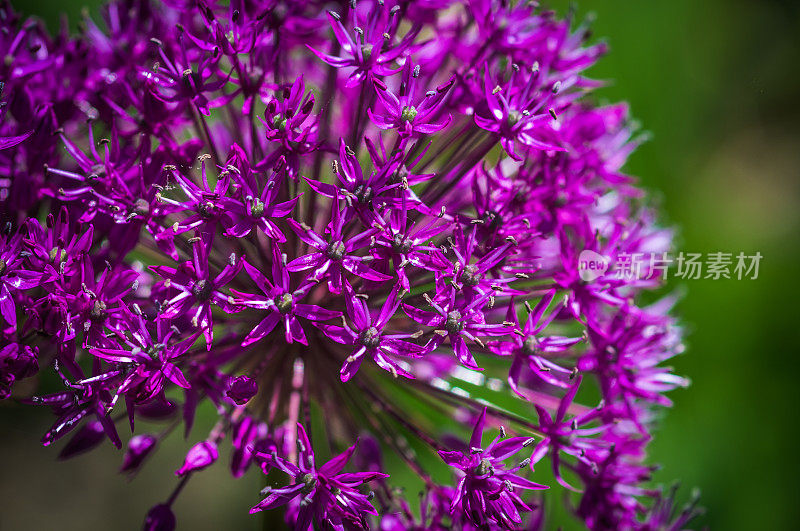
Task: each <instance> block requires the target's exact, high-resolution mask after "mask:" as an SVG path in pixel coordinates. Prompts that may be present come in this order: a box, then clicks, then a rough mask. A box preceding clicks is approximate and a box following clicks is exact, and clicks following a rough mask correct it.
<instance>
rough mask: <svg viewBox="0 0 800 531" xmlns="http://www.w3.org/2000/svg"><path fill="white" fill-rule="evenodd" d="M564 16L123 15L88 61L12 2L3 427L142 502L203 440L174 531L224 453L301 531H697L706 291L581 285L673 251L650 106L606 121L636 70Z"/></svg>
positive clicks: (159, 513)
mask: <svg viewBox="0 0 800 531" xmlns="http://www.w3.org/2000/svg"><path fill="white" fill-rule="evenodd" d="M536 4H537V3H536V2H507V1H500V0H471V1H469V2H454V1H452V0H418V1H413V2H412V1H409V0H359V1H355V0H352V1H350V2H339V3H337V5H336V6H335V9H336V10H337V12H335V13H334V12H333V11H327V9H328V8H334V6H333V5H332V4H331V5H327V4H325V3H324V2H319V1H317V0H304V1H285V0H255V1H253V2H243V1H242V0H232V1H230V2H218V1H203V2H198V3H192V2H182V1H177V0H153V1H148V2H123V1H119V0H110V1H109V2H108V3H107V4H106V6H104V8H103V9H102V10H101V18H102V20H96V21H95V20H92V19H91V17H89V16H85V17H84V20H83V23H82V25H81V26H82V28H83V29H82V34H81V35H78V36H71V35H69V34H68V32H67V30H66V29H65V30H63V31H61V32H60V33H59V34H58V35H56V36H51V35H49V34H48V33H47V31H46V30H45V28H44V26H43V25H42V24H41V23H38V22H36V21H23V20H22V19H21V18H20V17H19V16H18V15H17V14H15V13H14V11H13V9H12V8H11V7H10V6H8V5H5V6H4V7H3V9H2V10H0V11H2V12H1V13H0V30H2V31H0V55H2V57H4V58H5V60H4V61H3V62H2V64H0V80H1V81H0V82H1V83H2V85H0V90H1V92H0V227H1V228H2V233H0V399H8V398H10V397H13V402H14V403H16V402H19V403H24V404H38V405H42V406H47V407H48V408H50V409H51V410H52V413H53V415H54V419H55V420H54V422H53V424H52V427H51V428H50V429H49V430H48V431H47V432H46V433H45V434H44V436H43V437H42V443H43V444H44V445H45V446H50V445H62V446H61V447H60V449H59V450H58V451H59V452H60V456H61V457H64V458H67V457H70V456H73V455H78V454H80V453H83V452H88V451H90V450H91V449H93V448H96V447H99V446H101V445H104V444H105V441H106V440H108V441H110V442H111V444H112V445H114V446H115V447H117V448H118V449H121V448H122V447H123V445H125V444H126V443H127V444H126V446H127V449H126V450H125V453H124V456H123V457H122V459H121V461H122V464H121V471H122V472H123V473H127V474H134V473H136V472H137V471H139V470H140V469H141V468H142V467H144V466H153V463H154V462H156V460H150V459H149V457H150V456H152V455H153V454H154V452H156V451H158V449H160V448H162V447H164V446H165V445H164V444H162V441H163V440H164V439H166V438H168V437H170V436H171V434H173V433H174V432H175V431H178V432H183V435H184V437H185V438H186V439H187V440H188V439H189V438H190V437H191V440H193V441H201V442H199V443H197V444H195V445H194V446H191V447H190V448H187V453H186V456H185V459H184V462H183V463H181V462H175V463H174V464H173V466H172V468H170V469H169V470H167V471H166V476H168V477H172V474H170V471H173V470H177V472H176V474H177V475H178V476H179V477H178V478H175V477H173V478H172V481H174V483H173V484H172V485H170V487H169V488H170V489H171V490H170V491H167V492H164V493H160V494H159V496H161V498H160V499H162V500H163V502H162V503H156V504H155V505H154V507H153V508H152V509H151V510H150V512H149V513H148V515H147V517H146V519H145V529H153V530H155V529H168V530H171V529H174V528H175V526H176V517H175V514H174V513H173V509H172V508H173V505H174V503H175V500H176V499H177V498H178V497H179V496H181V495H182V494H181V493H182V492H185V491H184V486H185V485H186V483H187V482H189V481H191V480H192V478H193V477H195V476H196V475H199V474H202V473H203V470H205V469H206V468H207V467H209V466H210V465H212V464H213V463H214V462H216V461H217V460H220V459H222V460H223V461H225V462H226V463H227V465H226V466H227V468H228V469H229V470H230V473H231V475H232V476H233V477H234V478H239V477H242V476H243V475H245V473H246V472H247V471H248V470H251V469H255V471H256V472H258V471H259V470H260V473H263V474H265V476H264V478H265V481H268V482H269V484H270V487H268V488H267V489H265V490H264V493H263V494H264V499H263V500H262V501H261V502H260V503H258V504H257V505H256V506H255V507H254V508H253V509H252V511H253V512H260V511H264V510H271V509H276V510H281V511H283V514H284V517H285V520H286V521H287V523H288V524H289V525H290V526H291V527H293V528H295V529H309V528H311V527H312V526H313V527H314V528H326V529H327V528H332V529H366V528H369V529H384V530H400V529H416V530H423V529H425V530H428V529H430V530H437V531H439V530H444V529H454V530H477V529H498V528H501V529H502V528H505V529H539V528H541V527H542V525H543V522H545V521H546V520H547V518H548V516H549V513H548V514H545V513H544V512H543V507H544V506H548V505H552V504H554V503H561V502H562V500H564V499H565V498H564V496H568V497H570V498H569V500H568V502H567V503H566V505H567V507H568V508H569V509H570V512H571V513H572V514H574V516H575V517H576V518H578V519H579V520H580V521H581V522H582V523H583V524H585V525H586V526H587V527H589V528H591V529H598V530H605V529H622V530H628V529H657V528H666V529H676V528H679V527H680V526H683V525H685V524H686V522H687V521H688V519H689V518H690V517H691V516H692V515H693V514H694V512H695V511H694V509H693V507H694V506H690V507H689V508H688V509H687V511H684V512H683V513H679V514H677V515H675V514H674V512H673V510H672V506H673V498H672V495H665V494H663V493H662V491H661V490H659V489H657V488H655V487H652V486H650V485H649V484H648V482H649V481H650V479H651V472H652V470H653V466H652V465H651V464H649V461H647V458H646V455H647V445H648V443H649V441H650V440H652V438H653V436H654V419H656V418H657V417H658V415H659V411H661V410H662V409H663V408H665V407H669V406H670V405H671V401H670V398H669V397H668V396H667V394H668V393H669V392H670V391H672V390H673V389H676V388H680V387H683V386H685V385H687V384H688V380H687V379H685V378H683V377H681V376H678V375H676V374H674V373H673V372H672V370H671V369H670V368H669V367H668V366H667V365H666V362H667V361H668V360H669V359H670V358H672V357H673V356H675V355H677V354H680V353H681V352H682V351H683V343H682V330H681V328H680V326H679V323H678V321H677V320H676V318H675V317H674V315H673V312H672V306H673V303H674V297H672V296H664V297H661V298H659V296H660V293H659V292H658V290H659V288H661V287H662V286H663V284H664V279H663V275H661V274H660V272H659V271H658V270H657V268H650V267H645V268H644V270H643V271H642V273H643V274H642V275H640V276H639V278H624V277H620V276H618V275H614V274H613V272H612V271H611V270H608V271H606V272H605V273H604V274H602V275H600V276H599V277H598V278H596V279H594V280H592V281H586V280H584V279H583V278H582V277H581V274H580V271H579V267H578V259H579V256H580V255H581V252H582V251H584V250H589V251H593V252H596V253H598V254H601V255H603V256H604V257H606V258H608V259H609V261H610V264H612V265H620V264H622V263H623V261H624V259H625V257H630V256H632V255H635V254H636V253H652V254H653V255H654V256H660V255H659V253H663V252H667V251H669V250H670V248H671V240H672V231H671V230H669V229H664V228H662V227H660V226H659V224H658V222H657V220H658V216H657V213H656V212H654V211H652V210H651V209H650V208H649V207H648V206H647V204H648V203H647V201H646V200H644V199H643V195H644V193H643V191H642V190H641V189H640V188H639V187H638V186H637V184H636V180H635V178H634V177H632V176H629V175H626V174H625V173H624V169H623V168H624V164H625V160H626V158H627V157H628V155H629V154H630V153H631V152H632V151H633V150H634V149H635V147H636V146H637V145H638V144H639V143H640V142H641V137H639V136H637V135H636V134H635V128H634V127H633V126H632V122H631V120H630V118H629V113H628V109H627V106H626V105H625V104H614V105H607V106H602V107H598V106H596V105H594V104H593V101H595V99H596V98H592V97H587V96H586V95H587V94H589V93H591V91H592V90H593V89H594V88H596V87H597V86H599V83H597V82H595V81H593V80H591V79H589V78H587V77H586V76H585V74H584V71H585V69H586V68H588V67H590V66H591V65H593V64H594V63H595V61H596V60H597V59H598V58H599V57H600V55H602V53H603V52H604V51H605V46H604V45H603V44H592V43H590V42H587V41H588V40H589V34H588V30H587V27H586V25H585V24H584V25H579V26H577V27H573V25H572V20H571V18H568V19H567V20H561V19H559V18H558V17H557V15H556V14H555V13H554V12H552V11H547V10H542V9H541V8H539V7H538V6H537V5H536ZM65 27H66V26H65ZM644 301H655V302H648V303H647V304H646V303H645V302H644ZM48 374H49V375H50V377H48V376H47V375H48ZM53 375H55V377H53ZM38 376H41V377H38ZM34 377H36V378H34ZM39 382H42V384H41V390H40V391H36V390H33V389H35V388H36V386H37V385H39ZM586 397H593V398H591V399H587V398H586ZM598 397H599V398H598ZM586 400H592V401H593V402H592V403H590V404H587V403H586ZM10 403H11V402H10ZM198 411H206V412H207V414H208V415H211V416H212V417H213V420H214V422H213V426H210V427H207V426H203V425H204V424H205V423H203V422H198V423H197V424H198V425H197V426H195V422H194V420H195V417H197V416H198ZM476 419H477V421H476ZM143 421H144V422H143ZM151 421H161V422H163V426H164V428H163V429H161V430H160V431H158V432H155V431H154V432H152V433H151V432H145V433H141V430H142V429H143V427H144V426H147V427H148V429H153V428H152V425H151ZM501 425H502V426H507V427H508V431H509V433H514V434H519V436H515V437H508V436H507V435H506V432H505V428H500V435H499V436H497V437H496V438H495V439H494V440H493V441H492V442H490V443H489V444H484V441H483V440H482V438H483V437H482V436H483V432H484V428H485V427H487V426H501ZM201 426H202V427H201ZM312 429H313V430H312ZM129 430H130V434H129ZM312 431H313V432H314V433H313V434H312ZM200 432H202V433H200ZM470 432H471V433H472V436H471V437H470V436H469V433H470ZM67 435H69V437H67ZM312 435H313V436H312ZM61 439H64V442H63V443H58V442H57V441H59V440H61ZM465 439H466V441H465ZM226 440H228V441H230V457H229V459H228V458H227V457H226V455H225V454H226V452H228V446H227V444H224V441H226ZM357 440H361V441H362V444H361V450H360V451H359V452H355V444H354V443H355V442H356V441H357ZM312 441H313V443H314V447H313V449H312ZM187 446H188V445H187ZM345 448H346V449H347V450H345V451H344V453H342V454H340V455H338V456H336V457H333V458H332V459H330V460H328V461H327V462H326V463H325V464H323V465H321V466H317V464H316V462H315V455H314V449H316V450H317V451H318V452H319V454H321V455H328V454H329V453H333V452H334V451H335V450H341V449H345ZM437 454H438V455H439V456H441V457H442V458H443V459H444V461H445V463H441V462H440V463H438V467H437V465H436V464H435V457H436V455H437ZM351 457H353V459H351ZM531 463H538V466H539V467H540V469H541V467H542V466H547V467H548V468H549V469H551V470H552V476H548V477H551V478H553V479H552V482H553V485H552V486H553V487H554V488H553V489H550V490H546V489H545V488H544V485H540V484H539V483H537V482H535V481H546V480H544V479H541V478H542V477H543V476H542V475H540V474H538V473H537V474H534V473H533V471H532V468H531V466H529V465H530V464H531ZM253 465H256V466H253ZM446 465H449V467H447V466H446ZM448 469H449V470H450V472H452V477H450V476H448V475H447V474H446V473H444V471H445V470H448ZM359 470H361V471H359ZM398 470H403V473H402V474H394V472H396V471H398ZM280 471H282V472H284V473H286V474H288V475H289V480H288V482H287V484H286V485H285V486H277V485H276V484H275V483H273V481H274V479H273V478H274V477H275V476H274V474H278V473H279V472H280ZM409 475H413V476H415V477H416V478H417V479H418V480H419V484H420V485H421V486H422V495H421V498H420V499H419V502H420V503H419V507H418V508H417V504H416V501H414V500H412V499H411V498H412V497H413V496H412V495H406V494H405V492H404V490H403V489H404V488H405V487H407V486H408V485H406V484H405V483H404V482H405V479H404V478H408V477H409ZM409 484H410V483H409ZM559 485H561V486H563V487H565V489H566V490H561V488H560V487H559ZM221 488H224V487H221ZM370 489H372V490H370ZM154 501H156V500H154ZM249 503H251V502H248V501H247V500H242V504H243V505H242V510H245V509H246V507H247V505H248V504H249ZM278 508H280V509H278ZM559 514H561V513H559Z"/></svg>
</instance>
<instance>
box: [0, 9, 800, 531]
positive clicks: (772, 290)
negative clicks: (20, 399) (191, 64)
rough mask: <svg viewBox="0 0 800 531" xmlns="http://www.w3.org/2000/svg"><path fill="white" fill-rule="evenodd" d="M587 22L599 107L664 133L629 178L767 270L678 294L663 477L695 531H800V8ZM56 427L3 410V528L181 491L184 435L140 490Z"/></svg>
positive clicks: (613, 13)
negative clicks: (52, 437) (683, 502)
mask: <svg viewBox="0 0 800 531" xmlns="http://www.w3.org/2000/svg"><path fill="white" fill-rule="evenodd" d="M12 3H13V4H15V7H16V8H17V9H19V10H21V11H23V12H25V13H28V14H34V15H38V16H40V17H42V18H44V19H45V20H46V21H47V23H48V25H49V27H50V28H51V29H54V28H56V27H57V24H58V13H59V12H65V13H67V14H68V15H69V17H70V20H71V21H73V22H74V21H75V20H76V19H77V16H78V14H79V13H80V10H81V8H82V6H83V5H87V4H88V7H89V8H90V10H92V11H93V12H96V9H97V5H98V3H99V2H96V0H91V1H89V2H85V1H80V0H78V1H75V0H67V1H63V2H59V1H54V0H46V1H42V0H36V1H34V0H21V1H16V2H12ZM553 5H554V7H556V8H557V9H558V10H559V11H560V12H562V13H564V12H565V11H566V9H567V4H566V2H560V1H556V2H555V3H554V4H553ZM588 12H592V13H594V14H596V17H597V18H596V21H595V23H594V24H593V26H592V27H593V31H594V34H595V35H596V36H597V37H598V38H603V39H606V40H607V41H608V43H609V44H610V46H611V52H610V54H609V55H608V56H607V57H605V58H604V59H602V60H601V62H600V64H599V65H598V66H597V67H595V68H594V69H593V70H592V74H593V76H594V77H596V78H600V79H605V80H610V82H609V86H608V87H606V88H604V89H602V90H600V91H599V93H598V97H599V99H600V100H601V101H605V100H607V101H609V102H614V101H619V100H626V101H628V102H629V103H630V105H631V108H632V111H633V114H634V116H635V117H636V118H637V119H639V120H640V121H641V123H642V124H643V129H644V130H646V131H650V132H651V133H652V135H653V137H652V140H651V141H649V142H647V143H646V144H644V145H643V146H642V147H641V148H640V149H639V150H638V151H637V152H636V153H635V154H634V155H633V157H632V158H631V161H630V163H629V165H628V166H627V169H628V171H629V172H630V173H632V174H634V175H637V176H639V177H640V178H641V182H642V183H643V184H644V185H645V186H646V187H647V188H649V189H650V190H651V191H653V193H654V196H655V197H657V198H658V200H659V201H660V203H661V204H662V207H663V214H664V218H663V219H664V221H665V222H666V223H669V224H673V225H675V226H677V227H678V228H679V239H678V245H677V250H683V251H686V252H702V253H706V252H715V251H725V252H732V253H734V254H736V253H738V252H739V251H744V252H745V253H746V254H754V253H755V252H756V251H758V252H761V254H762V255H763V257H764V258H763V260H762V262H761V269H760V275H759V278H758V279H757V280H717V281H712V280H694V281H686V282H684V283H682V284H679V287H680V288H681V289H684V290H685V296H684V298H683V300H682V302H681V304H680V307H679V312H680V314H681V316H682V318H683V319H684V322H685V324H686V326H687V329H688V332H689V336H688V341H687V345H688V350H687V353H686V354H685V355H683V356H681V357H679V358H678V359H676V360H675V362H674V365H675V366H676V368H677V372H678V373H680V374H684V375H687V376H689V377H690V378H691V379H692V382H693V385H692V386H691V387H690V388H689V389H687V390H679V391H675V392H673V393H672V394H671V397H672V398H673V399H674V401H675V407H674V409H673V410H672V411H669V412H668V414H667V415H665V416H664V418H663V419H662V420H661V422H660V423H661V427H660V429H659V431H658V433H657V436H656V439H655V442H654V443H653V444H652V446H651V455H652V461H653V462H658V463H661V464H662V465H663V468H662V469H661V470H660V471H659V472H658V473H657V476H656V477H657V479H658V480H660V481H663V482H665V483H669V482H671V481H672V480H673V479H676V478H679V479H680V480H681V482H682V485H683V487H684V488H683V489H682V497H683V498H685V497H686V496H687V495H688V492H689V490H690V488H691V487H693V486H697V487H699V488H700V489H701V491H702V504H703V505H704V506H705V507H706V508H707V513H706V515H705V516H703V517H702V518H701V519H699V520H698V521H696V525H697V526H698V527H700V526H702V525H707V526H709V527H710V528H711V529H721V530H733V529H746V530H749V529H793V528H796V527H797V526H798V523H797V522H799V521H800V504H799V503H798V487H797V478H798V473H800V467H798V459H797V457H796V456H795V455H794V450H795V443H796V440H797V438H796V437H797V423H796V421H797V415H796V412H797V408H798V406H800V400H798V399H800V393H798V387H797V384H796V379H797V374H798V369H800V359H799V358H798V355H799V354H800V351H799V350H798V348H797V346H796V345H797V336H796V335H795V332H796V330H797V328H795V327H796V326H797V318H798V316H799V315H800V312H798V311H797V309H796V304H797V303H796V300H795V298H796V296H797V295H798V290H797V288H798V276H800V270H798V267H797V264H798V263H800V262H799V261H800V247H799V246H798V225H800V214H798V212H799V210H800V197H798V196H799V195H800V184H799V182H800V181H799V180H798V176H800V128H798V127H797V126H796V125H797V123H798V118H800V116H798V115H799V114H800V105H798V96H800V44H799V41H800V38H799V37H798V31H800V16H799V15H800V3H797V2H794V1H791V0H784V1H776V0H772V1H761V2H752V1H744V0H704V1H702V2H700V1H696V0H671V1H659V2H654V1H651V2H642V1H631V0H606V1H601V0H595V1H590V0H585V1H584V2H582V3H581V4H579V5H578V13H579V15H578V18H581V17H583V16H585V14H586V13H588ZM49 422H50V417H49V414H47V412H45V411H44V410H41V409H39V408H31V407H26V406H18V405H15V404H13V403H2V404H0V426H2V437H0V470H2V476H0V478H1V479H0V529H2V530H17V529H50V528H52V527H53V526H54V525H55V523H56V522H57V523H58V527H59V528H60V529H62V530H66V529H137V528H139V526H140V525H141V524H140V522H141V521H142V517H143V515H144V513H145V512H146V510H147V508H148V507H149V506H150V505H151V504H152V503H155V502H157V501H159V500H162V499H164V498H165V497H166V496H167V495H168V493H169V492H170V490H171V488H172V486H173V483H174V480H173V479H167V478H166V476H165V472H164V471H169V470H174V469H176V468H177V467H178V466H179V465H180V463H181V461H182V452H183V451H185V448H186V446H185V445H184V444H183V442H182V441H180V440H179V438H173V445H172V446H169V445H168V446H166V447H164V448H162V449H161V451H159V452H157V454H156V456H155V457H154V459H153V460H152V462H151V463H150V464H149V465H148V466H146V467H145V469H144V471H143V473H141V474H140V475H139V476H138V477H137V478H136V479H135V480H134V481H133V482H132V483H131V484H127V483H126V482H125V480H124V478H122V477H121V476H119V475H118V474H117V473H116V469H117V467H118V466H119V463H120V455H119V454H118V453H117V452H116V451H114V450H113V448H111V447H110V445H105V446H104V447H102V448H101V449H100V450H98V451H95V452H94V453H92V454H90V455H86V456H82V457H79V458H77V459H74V460H72V461H69V462H66V463H56V462H55V461H56V455H57V452H58V450H57V449H53V448H42V447H41V446H40V445H39V443H38V440H39V437H40V436H41V434H42V433H43V432H44V431H45V430H46V429H47V428H48V426H49ZM259 488H260V486H259V484H258V478H257V476H255V475H250V476H247V477H246V478H244V479H242V480H240V481H231V480H230V479H229V476H228V474H227V471H226V469H225V466H224V465H223V464H222V463H217V464H216V465H215V466H213V467H211V469H209V470H208V471H207V472H204V473H203V474H200V475H199V476H198V477H197V478H196V479H193V480H192V481H191V482H190V483H189V485H188V487H187V489H186V492H185V493H184V494H183V495H182V496H181V497H180V498H179V501H178V502H177V504H176V512H177V513H178V515H179V528H183V529H231V528H241V529H256V528H258V527H259V526H261V525H262V523H263V522H262V520H260V519H259V518H256V517H251V516H249V515H248V514H247V508H248V507H250V506H251V505H252V504H253V503H254V502H255V501H257V494H256V493H257V492H258V489H259ZM555 524H556V525H558V524H560V522H556V523H555Z"/></svg>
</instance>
